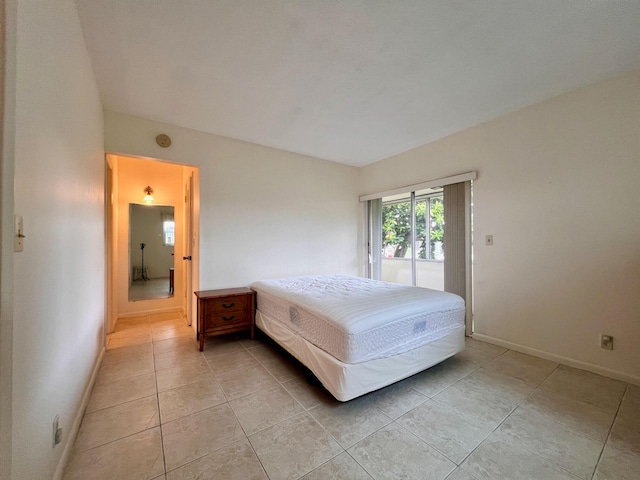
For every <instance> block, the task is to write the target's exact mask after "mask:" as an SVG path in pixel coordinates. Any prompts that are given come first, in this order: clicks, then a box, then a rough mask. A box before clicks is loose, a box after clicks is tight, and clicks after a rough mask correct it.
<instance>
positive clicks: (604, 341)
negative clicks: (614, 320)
mask: <svg viewBox="0 0 640 480" xmlns="http://www.w3.org/2000/svg"><path fill="white" fill-rule="evenodd" d="M600 347H602V348H605V349H607V350H613V337H612V336H611V335H600Z"/></svg>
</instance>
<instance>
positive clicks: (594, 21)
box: [76, 0, 640, 165]
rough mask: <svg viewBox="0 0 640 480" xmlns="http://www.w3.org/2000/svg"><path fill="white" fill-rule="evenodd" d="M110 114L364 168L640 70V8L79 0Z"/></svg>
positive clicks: (631, 0)
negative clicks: (551, 98) (548, 99)
mask: <svg viewBox="0 0 640 480" xmlns="http://www.w3.org/2000/svg"><path fill="white" fill-rule="evenodd" d="M76 1H77V4H78V10H79V14H80V20H81V23H82V27H83V30H84V35H85V39H86V43H87V47H88V50H89V55H90V57H91V61H92V63H93V68H94V71H95V74H96V77H97V82H98V87H99V89H100V94H101V97H102V102H103V104H104V108H105V109H107V110H112V111H115V112H122V113H127V114H131V115H136V116H140V117H144V118H148V119H152V120H156V121H160V122H165V123H169V124H173V125H178V126H181V127H187V128H192V129H195V130H199V131H202V132H208V133H214V134H217V135H223V136H227V137H232V138H236V139H241V140H246V141H248V142H253V143H257V144H260V145H266V146H271V147H276V148H279V149H282V150H288V151H292V152H297V153H302V154H306V155H311V156H314V157H318V158H321V159H325V160H331V161H335V162H340V163H344V164H348V165H366V164H369V163H372V162H375V161H378V160H381V159H383V158H387V157H389V156H392V155H395V154H398V153H401V152H403V151H406V150H409V149H411V148H414V147H417V146H419V145H423V144H425V143H429V142H431V141H433V140H436V139H438V138H441V137H444V136H446V135H449V134H452V133H455V132H457V131H460V130H463V129H465V128H468V127H471V126H473V125H477V124H479V123H481V122H484V121H487V120H490V119H492V118H495V117H497V116H500V115H503V114H505V113H508V112H511V111H514V110H517V109H519V108H521V107H524V106H526V105H530V104H533V103H536V102H539V101H542V100H544V99H547V98H549V97H552V96H555V95H558V94H561V93H564V92H567V91H570V90H573V89H575V88H578V87H581V86H585V85H588V84H590V83H594V82H597V81H599V80H603V79H605V78H609V77H612V76H615V75H618V74H622V73H625V72H628V71H631V70H635V69H639V68H640V1H638V0H417V1H413V0H398V1H389V0H342V1H338V0H335V1H329V0H323V1H320V0H306V1H305V0H262V1H259V0H220V1H216V0H76Z"/></svg>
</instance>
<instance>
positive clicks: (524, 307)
mask: <svg viewBox="0 0 640 480" xmlns="http://www.w3.org/2000/svg"><path fill="white" fill-rule="evenodd" d="M639 132H640V72H635V73H631V74H628V75H626V76H622V77H619V78H614V79H611V80H608V81H605V82H602V83H599V84H596V85H592V86H589V87H587V88H583V89H580V90H577V91H574V92H571V93H568V94H565V95H562V96H559V97H556V98H554V99H551V100H549V101H546V102H543V103H540V104H538V105H535V106H532V107H529V108H525V109H522V110H520V111H517V112H515V113H513V114H510V115H507V116H504V117H501V118H499V119H496V120H494V121H491V122H488V123H485V124H482V125H479V126H477V127H475V128H471V129H468V130H466V131H463V132H461V133H458V134H456V135H452V136H450V137H447V138H445V139H442V140H439V141H437V142H433V143H431V144H429V145H425V146H422V147H420V148H417V149H414V150H411V151H409V152H406V153H404V154H402V155H398V156H396V157H393V158H390V159H387V160H383V161H381V162H378V163H375V164H372V165H369V166H367V167H364V168H363V169H362V170H361V172H360V173H361V176H360V192H359V193H361V194H366V193H372V192H377V191H383V190H387V189H390V188H393V187H399V186H403V185H410V184H414V183H418V182H421V181H427V180H430V179H437V178H441V177H445V176H448V175H452V174H457V173H462V172H466V171H470V170H477V171H478V179H477V180H476V181H475V182H474V184H473V194H474V198H473V201H474V236H475V239H476V243H475V247H474V255H475V256H474V260H475V264H474V295H475V297H474V298H475V309H474V310H475V315H474V322H475V331H476V332H477V333H479V334H481V335H483V336H484V337H481V338H485V339H489V340H492V341H497V342H500V343H502V344H504V345H507V346H512V347H518V348H520V349H524V350H525V351H530V352H535V351H538V352H537V353H539V354H543V355H546V356H548V357H550V358H556V359H558V360H561V361H565V362H569V363H573V364H575V365H581V366H584V367H588V368H590V369H592V370H595V371H600V372H603V373H613V374H614V375H616V376H618V377H620V378H625V379H627V380H630V381H634V382H640V348H638V345H639V344H640V321H638V319H639V318H640V241H639V239H640V221H639V215H640V195H638V194H637V189H638V185H639V183H640V133H639ZM486 234H492V235H493V236H494V242H495V245H494V246H493V247H485V246H484V242H483V239H484V236H485V235H486ZM601 333H605V334H610V335H613V336H614V337H615V349H614V350H613V351H607V350H603V349H601V348H600V346H599V337H600V334H601Z"/></svg>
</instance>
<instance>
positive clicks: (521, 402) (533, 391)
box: [457, 349, 560, 466]
mask: <svg viewBox="0 0 640 480" xmlns="http://www.w3.org/2000/svg"><path fill="white" fill-rule="evenodd" d="M509 351H510V350H509V349H507V350H506V351H504V352H502V353H501V354H500V355H496V357H494V358H498V357H500V356H502V355H504V354H505V353H507V352H509ZM491 361H493V359H492V360H490V361H489V362H491ZM489 362H487V363H486V364H485V365H487V364H488V363H489ZM559 366H560V365H559V364H556V366H555V367H554V369H553V370H552V371H551V372H549V374H548V375H547V376H546V377H545V378H544V380H542V381H541V382H540V383H539V384H538V385H537V386H536V387H535V388H534V389H533V390H532V391H531V392H530V393H529V395H527V396H526V397H525V398H524V399H522V400H521V401H520V403H518V404H516V406H515V407H514V408H513V409H512V410H511V412H509V414H508V415H507V416H506V417H505V418H503V419H502V421H500V423H498V425H496V427H495V428H494V429H493V430H491V432H490V433H489V435H487V436H486V437H485V438H484V440H482V442H480V443H479V444H478V445H477V446H476V447H475V448H474V449H473V450H471V452H469V453H468V454H467V455H466V456H465V457H464V458H463V459H462V460H461V461H460V463H459V464H457V465H458V466H461V465H462V464H463V463H464V462H465V461H466V460H467V459H468V458H469V457H470V456H471V455H473V453H474V452H475V451H476V450H477V449H478V448H480V447H481V446H482V444H483V443H484V442H486V441H487V439H488V438H489V437H490V436H491V435H493V434H494V433H495V432H496V430H498V429H499V428H500V427H501V426H502V424H503V423H504V422H506V421H507V420H508V419H509V418H511V415H513V412H515V411H516V410H517V409H518V408H519V407H520V406H521V405H522V404H523V403H524V402H526V401H527V399H528V398H529V397H530V396H531V395H533V394H534V393H535V391H536V390H538V388H540V385H542V384H543V383H544V382H545V380H546V379H547V378H549V377H550V376H551V375H553V372H555V371H556V370H557V369H558V367H559ZM479 368H482V367H478V369H479ZM474 371H475V370H474ZM507 376H510V375H507ZM527 451H528V452H529V453H532V454H534V455H536V456H538V457H540V455H538V454H536V453H535V452H531V451H530V450H528V449H527ZM540 458H542V457H540ZM543 460H545V461H546V462H549V461H548V460H546V459H544V458H543ZM549 463H552V462H549ZM553 465H555V463H553Z"/></svg>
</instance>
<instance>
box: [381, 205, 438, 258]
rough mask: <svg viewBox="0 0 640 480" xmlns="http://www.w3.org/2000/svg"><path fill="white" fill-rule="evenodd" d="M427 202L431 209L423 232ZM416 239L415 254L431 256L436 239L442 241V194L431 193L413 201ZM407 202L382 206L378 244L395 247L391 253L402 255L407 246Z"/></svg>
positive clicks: (409, 224) (408, 208)
mask: <svg viewBox="0 0 640 480" xmlns="http://www.w3.org/2000/svg"><path fill="white" fill-rule="evenodd" d="M427 202H430V206H431V211H430V217H429V224H430V226H431V228H430V231H429V233H427V218H426V217H427ZM427 236H428V237H429V255H428V256H427ZM416 241H417V242H418V245H419V248H418V258H422V259H426V258H434V249H435V245H436V242H444V207H443V204H442V197H431V198H430V199H427V200H419V201H417V202H416ZM410 243H411V203H410V202H402V203H393V204H388V205H383V206H382V248H383V249H384V250H386V248H387V247H389V246H391V247H392V248H395V250H394V252H393V256H394V257H396V258H404V257H405V256H406V254H407V252H408V250H409V249H410V248H411V245H410Z"/></svg>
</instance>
